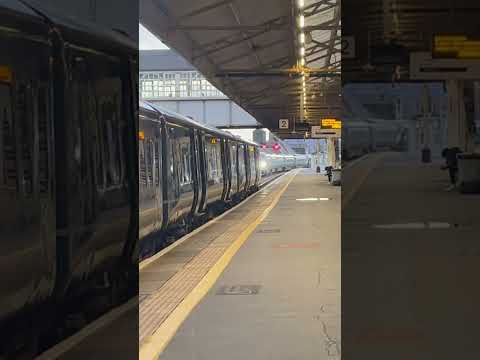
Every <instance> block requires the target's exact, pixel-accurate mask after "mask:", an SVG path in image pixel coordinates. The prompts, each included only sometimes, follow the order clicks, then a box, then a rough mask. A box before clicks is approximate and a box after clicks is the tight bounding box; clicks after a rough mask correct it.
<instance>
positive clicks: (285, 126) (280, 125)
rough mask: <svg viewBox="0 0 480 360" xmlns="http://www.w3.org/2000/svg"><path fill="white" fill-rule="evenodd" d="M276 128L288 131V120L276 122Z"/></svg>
mask: <svg viewBox="0 0 480 360" xmlns="http://www.w3.org/2000/svg"><path fill="white" fill-rule="evenodd" d="M278 128H279V129H288V119H280V120H278Z"/></svg>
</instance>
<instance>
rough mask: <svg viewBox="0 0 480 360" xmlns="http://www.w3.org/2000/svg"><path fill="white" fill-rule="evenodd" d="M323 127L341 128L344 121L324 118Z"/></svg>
mask: <svg viewBox="0 0 480 360" xmlns="http://www.w3.org/2000/svg"><path fill="white" fill-rule="evenodd" d="M321 124H322V125H321V127H322V129H341V128H342V122H341V121H340V120H337V119H322V122H321Z"/></svg>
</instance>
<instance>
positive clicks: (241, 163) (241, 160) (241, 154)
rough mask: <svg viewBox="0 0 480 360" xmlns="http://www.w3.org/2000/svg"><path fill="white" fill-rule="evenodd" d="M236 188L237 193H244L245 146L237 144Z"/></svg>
mask: <svg viewBox="0 0 480 360" xmlns="http://www.w3.org/2000/svg"><path fill="white" fill-rule="evenodd" d="M237 153H238V188H239V192H242V191H245V185H246V180H247V178H246V175H247V174H246V169H247V168H246V160H245V145H244V144H241V143H239V144H238V151H237Z"/></svg>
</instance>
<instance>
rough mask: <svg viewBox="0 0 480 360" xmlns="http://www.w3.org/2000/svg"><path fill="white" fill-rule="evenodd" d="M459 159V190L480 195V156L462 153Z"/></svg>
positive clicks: (458, 156)
mask: <svg viewBox="0 0 480 360" xmlns="http://www.w3.org/2000/svg"><path fill="white" fill-rule="evenodd" d="M457 159H458V190H459V191H460V192H461V193H464V194H466V193H480V154H469V153H462V154H458V155H457Z"/></svg>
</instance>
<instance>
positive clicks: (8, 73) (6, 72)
mask: <svg viewBox="0 0 480 360" xmlns="http://www.w3.org/2000/svg"><path fill="white" fill-rule="evenodd" d="M0 81H3V82H8V83H9V82H12V70H11V69H10V67H8V66H2V65H0Z"/></svg>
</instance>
